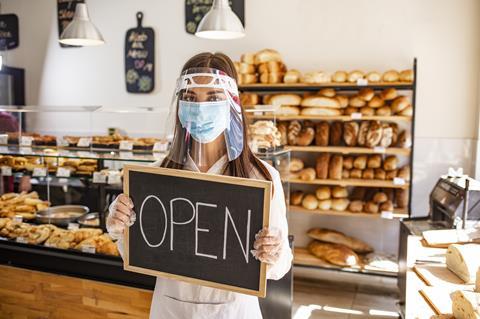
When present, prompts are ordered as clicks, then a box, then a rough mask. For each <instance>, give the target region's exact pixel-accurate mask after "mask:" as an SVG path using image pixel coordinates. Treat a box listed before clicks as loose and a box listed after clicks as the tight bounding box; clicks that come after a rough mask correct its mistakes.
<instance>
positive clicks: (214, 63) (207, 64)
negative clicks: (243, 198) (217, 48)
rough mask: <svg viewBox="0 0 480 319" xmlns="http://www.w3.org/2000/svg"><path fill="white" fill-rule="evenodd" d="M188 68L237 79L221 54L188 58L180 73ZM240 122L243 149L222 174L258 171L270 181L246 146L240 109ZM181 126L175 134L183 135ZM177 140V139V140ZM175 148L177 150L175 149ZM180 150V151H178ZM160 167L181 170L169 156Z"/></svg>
mask: <svg viewBox="0 0 480 319" xmlns="http://www.w3.org/2000/svg"><path fill="white" fill-rule="evenodd" d="M190 68H212V69H217V70H220V71H223V72H225V73H226V74H227V75H228V76H229V77H231V78H232V79H237V71H236V70H235V66H234V64H233V62H232V60H230V58H229V57H228V56H226V55H225V54H223V53H210V52H204V53H200V54H197V55H195V56H194V57H192V58H190V60H188V61H187V63H185V65H184V66H183V69H182V72H184V71H186V70H188V69H190ZM242 120H243V149H242V153H241V154H240V156H238V157H237V158H236V159H234V160H233V161H230V162H229V163H228V165H227V167H226V168H225V172H224V174H226V175H230V176H235V177H244V178H249V177H250V174H251V172H252V171H255V170H256V171H258V172H259V173H260V174H262V175H263V177H264V178H265V179H267V180H270V181H271V180H272V177H271V175H270V173H269V172H268V170H267V168H266V167H265V165H263V163H262V162H261V161H260V159H258V158H257V157H256V156H255V155H254V154H253V152H252V151H251V150H250V147H249V146H248V133H247V124H246V119H245V113H244V112H243V108H242ZM183 130H184V129H183V128H182V127H181V125H178V123H177V125H176V127H175V134H183V135H184V134H185V132H183ZM177 140H178V139H177ZM182 140H183V141H185V139H182ZM183 143H184V142H182V143H174V145H172V147H173V148H172V149H171V150H170V152H173V153H175V152H181V151H182V149H183V148H184V147H185V145H183ZM175 148H177V149H175ZM179 148H182V149H179ZM161 166H162V167H168V168H176V169H182V168H183V165H182V164H179V163H176V162H174V161H172V160H171V159H170V158H169V156H167V157H166V158H165V159H164V161H163V162H162V165H161Z"/></svg>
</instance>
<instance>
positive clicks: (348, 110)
mask: <svg viewBox="0 0 480 319" xmlns="http://www.w3.org/2000/svg"><path fill="white" fill-rule="evenodd" d="M353 113H359V110H358V108H356V107H353V106H349V107H346V108H345V109H344V110H343V114H345V115H352V114H353Z"/></svg>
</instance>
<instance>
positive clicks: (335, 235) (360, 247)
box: [307, 228, 373, 254]
mask: <svg viewBox="0 0 480 319" xmlns="http://www.w3.org/2000/svg"><path fill="white" fill-rule="evenodd" d="M307 234H308V236H309V237H310V238H312V239H316V240H319V241H322V242H326V243H331V244H339V245H344V246H346V247H348V248H350V249H351V250H353V251H354V252H356V253H359V254H368V253H371V252H372V251H373V248H372V247H370V245H368V244H366V243H365V242H363V241H361V240H359V239H356V238H354V237H350V236H347V235H345V234H344V233H341V232H339V231H336V230H332V229H325V228H312V229H310V230H309V231H308V232H307Z"/></svg>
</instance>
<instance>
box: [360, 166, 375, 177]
mask: <svg viewBox="0 0 480 319" xmlns="http://www.w3.org/2000/svg"><path fill="white" fill-rule="evenodd" d="M374 177H375V173H374V171H373V168H366V169H365V170H364V171H363V173H362V178H363V179H373V178H374Z"/></svg>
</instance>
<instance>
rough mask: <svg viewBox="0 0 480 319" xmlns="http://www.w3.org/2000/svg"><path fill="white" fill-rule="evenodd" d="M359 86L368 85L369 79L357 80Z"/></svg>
mask: <svg viewBox="0 0 480 319" xmlns="http://www.w3.org/2000/svg"><path fill="white" fill-rule="evenodd" d="M357 85H358V86H365V85H368V80H367V79H358V80H357Z"/></svg>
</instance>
